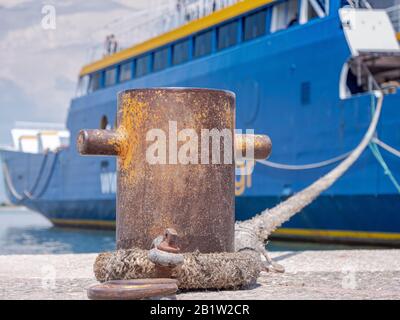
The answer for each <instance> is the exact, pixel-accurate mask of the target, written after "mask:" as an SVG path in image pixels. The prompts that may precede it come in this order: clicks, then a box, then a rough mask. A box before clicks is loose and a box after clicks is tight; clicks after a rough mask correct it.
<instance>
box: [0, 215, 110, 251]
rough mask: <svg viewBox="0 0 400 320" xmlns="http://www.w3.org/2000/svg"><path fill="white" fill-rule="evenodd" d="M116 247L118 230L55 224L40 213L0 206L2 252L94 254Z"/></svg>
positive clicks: (0, 243) (0, 242) (0, 244)
mask: <svg viewBox="0 0 400 320" xmlns="http://www.w3.org/2000/svg"><path fill="white" fill-rule="evenodd" d="M114 249H115V232H114V231H98V230H76V229H64V228H56V227H53V225H52V224H51V222H49V221H48V220H47V219H45V218H44V217H43V216H41V215H40V214H38V213H35V212H32V211H29V210H26V209H22V208H11V209H10V208H0V255H4V254H54V253H58V254H61V253H91V252H100V251H110V250H114Z"/></svg>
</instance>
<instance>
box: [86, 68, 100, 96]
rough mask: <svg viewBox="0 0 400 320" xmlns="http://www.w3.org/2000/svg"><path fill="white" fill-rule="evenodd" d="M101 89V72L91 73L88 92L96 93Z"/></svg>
mask: <svg viewBox="0 0 400 320" xmlns="http://www.w3.org/2000/svg"><path fill="white" fill-rule="evenodd" d="M100 88H101V72H96V73H93V74H92V75H91V77H90V83H89V92H93V91H96V90H98V89H100Z"/></svg>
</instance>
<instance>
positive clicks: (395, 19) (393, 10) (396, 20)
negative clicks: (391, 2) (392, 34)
mask: <svg viewBox="0 0 400 320" xmlns="http://www.w3.org/2000/svg"><path fill="white" fill-rule="evenodd" d="M386 12H387V13H388V15H389V18H390V20H391V21H392V24H393V27H394V29H395V31H396V32H400V5H395V6H393V7H390V8H388V9H386Z"/></svg>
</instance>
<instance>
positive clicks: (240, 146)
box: [235, 134, 272, 159]
mask: <svg viewBox="0 0 400 320" xmlns="http://www.w3.org/2000/svg"><path fill="white" fill-rule="evenodd" d="M235 147H236V153H237V154H238V155H240V156H242V157H243V158H246V157H247V156H249V155H248V154H247V150H249V149H252V150H253V152H254V153H253V154H252V156H254V159H266V158H268V156H269V155H270V154H271V150H272V142H271V139H270V138H269V137H268V136H266V135H263V134H254V135H252V134H241V135H239V134H237V135H235Z"/></svg>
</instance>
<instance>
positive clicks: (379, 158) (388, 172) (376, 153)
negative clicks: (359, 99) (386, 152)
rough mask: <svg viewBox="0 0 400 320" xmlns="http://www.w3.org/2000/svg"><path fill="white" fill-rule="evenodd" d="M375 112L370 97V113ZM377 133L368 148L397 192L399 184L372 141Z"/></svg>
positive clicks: (373, 103) (399, 189) (399, 190)
mask: <svg viewBox="0 0 400 320" xmlns="http://www.w3.org/2000/svg"><path fill="white" fill-rule="evenodd" d="M374 112H375V100H374V99H373V98H371V113H374ZM377 135H378V134H377V133H375V137H373V138H372V139H371V141H370V143H369V148H370V150H371V152H372V154H373V155H374V156H375V158H376V160H377V161H378V162H379V164H380V165H381V167H382V168H383V172H384V174H385V175H387V176H388V177H389V179H390V181H391V182H392V184H393V185H394V187H395V188H396V190H397V192H399V193H400V184H399V183H398V182H397V180H396V178H395V177H394V175H393V173H392V171H391V170H390V168H389V166H388V165H387V163H386V161H385V159H383V156H382V154H381V152H380V151H379V148H378V146H377V144H376V143H375V142H374V138H377Z"/></svg>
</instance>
